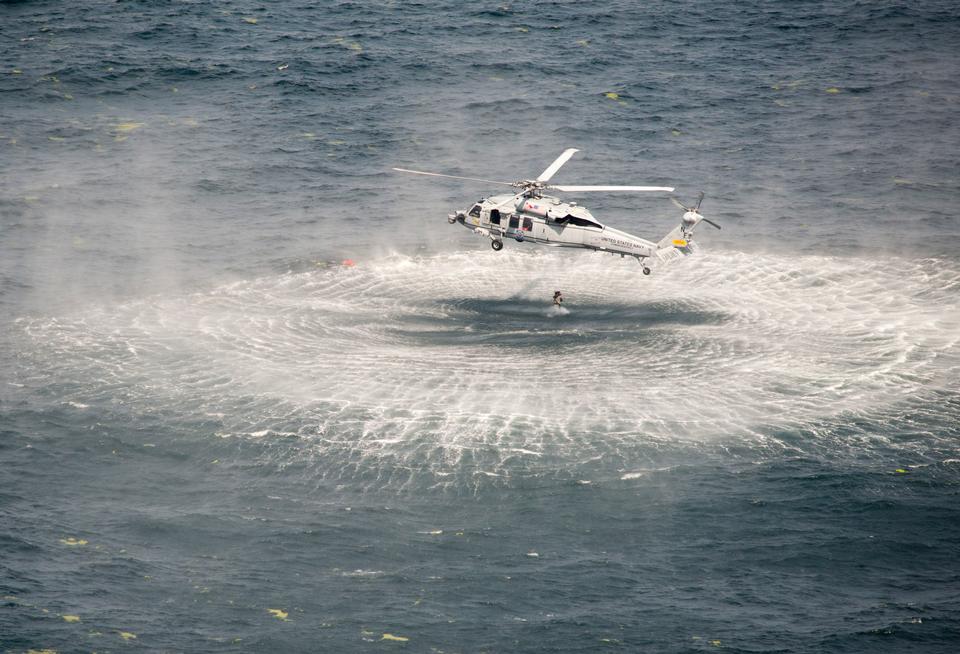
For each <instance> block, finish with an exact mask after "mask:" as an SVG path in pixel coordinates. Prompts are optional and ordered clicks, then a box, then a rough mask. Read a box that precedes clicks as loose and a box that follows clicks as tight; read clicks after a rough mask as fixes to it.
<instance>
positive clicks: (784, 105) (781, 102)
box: [773, 100, 787, 107]
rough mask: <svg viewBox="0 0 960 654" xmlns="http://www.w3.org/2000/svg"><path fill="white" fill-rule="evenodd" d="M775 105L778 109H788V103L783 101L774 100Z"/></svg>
mask: <svg viewBox="0 0 960 654" xmlns="http://www.w3.org/2000/svg"><path fill="white" fill-rule="evenodd" d="M773 104H775V105H777V106H778V107H786V106H787V103H786V102H784V101H783V100H774V101H773Z"/></svg>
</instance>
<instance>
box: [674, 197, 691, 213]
mask: <svg viewBox="0 0 960 654" xmlns="http://www.w3.org/2000/svg"><path fill="white" fill-rule="evenodd" d="M670 201H671V202H673V203H674V204H675V205H677V206H678V207H680V208H681V209H683V210H684V211H690V210H689V209H687V208H686V207H685V206H683V205H682V204H681V203H680V201H679V200H678V199H677V198H675V197H673V196H672V195H671V196H670Z"/></svg>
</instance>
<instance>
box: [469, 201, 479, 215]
mask: <svg viewBox="0 0 960 654" xmlns="http://www.w3.org/2000/svg"><path fill="white" fill-rule="evenodd" d="M470 215H471V216H476V217H479V216H480V205H479V204H475V205H473V209H471V210H470Z"/></svg>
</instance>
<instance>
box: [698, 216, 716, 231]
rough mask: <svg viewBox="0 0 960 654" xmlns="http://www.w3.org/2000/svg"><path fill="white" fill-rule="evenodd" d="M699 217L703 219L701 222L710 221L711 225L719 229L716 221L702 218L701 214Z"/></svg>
mask: <svg viewBox="0 0 960 654" xmlns="http://www.w3.org/2000/svg"><path fill="white" fill-rule="evenodd" d="M700 219H701V220H703V222H705V223H710V224H711V225H713V226H714V227H716V228H717V229H720V225H718V224H717V223H715V222H713V221H712V220H710V219H709V218H704V217H703V216H701V217H700Z"/></svg>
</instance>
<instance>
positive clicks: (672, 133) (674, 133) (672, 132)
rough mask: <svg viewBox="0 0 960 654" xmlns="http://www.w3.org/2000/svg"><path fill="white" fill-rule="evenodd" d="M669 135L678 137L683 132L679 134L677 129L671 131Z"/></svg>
mask: <svg viewBox="0 0 960 654" xmlns="http://www.w3.org/2000/svg"><path fill="white" fill-rule="evenodd" d="M670 134H671V135H673V136H680V135H681V134H683V132H681V131H680V130H679V129H671V130H670Z"/></svg>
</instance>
